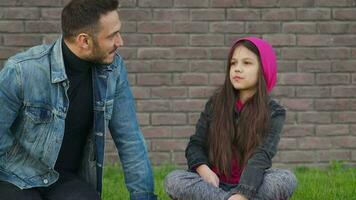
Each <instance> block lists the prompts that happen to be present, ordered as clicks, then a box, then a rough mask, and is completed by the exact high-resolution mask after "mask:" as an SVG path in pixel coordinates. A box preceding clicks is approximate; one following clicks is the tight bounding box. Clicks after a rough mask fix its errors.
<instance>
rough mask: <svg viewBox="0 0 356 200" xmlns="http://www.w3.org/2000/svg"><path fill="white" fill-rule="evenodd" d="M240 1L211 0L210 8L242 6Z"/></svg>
mask: <svg viewBox="0 0 356 200" xmlns="http://www.w3.org/2000/svg"><path fill="white" fill-rule="evenodd" d="M242 5H243V4H242V0H211V7H214V8H219V7H225V8H234V7H240V6H242Z"/></svg>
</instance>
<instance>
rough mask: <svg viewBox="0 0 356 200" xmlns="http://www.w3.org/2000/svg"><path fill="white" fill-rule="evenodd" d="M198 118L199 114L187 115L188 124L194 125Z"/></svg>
mask: <svg viewBox="0 0 356 200" xmlns="http://www.w3.org/2000/svg"><path fill="white" fill-rule="evenodd" d="M199 117H200V112H199V113H189V124H191V125H196V124H197V122H198V119H199Z"/></svg>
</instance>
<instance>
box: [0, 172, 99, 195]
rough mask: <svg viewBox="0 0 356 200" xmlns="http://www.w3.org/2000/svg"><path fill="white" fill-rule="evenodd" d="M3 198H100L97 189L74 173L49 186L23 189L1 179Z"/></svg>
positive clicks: (0, 188) (0, 193)
mask: <svg viewBox="0 0 356 200" xmlns="http://www.w3.org/2000/svg"><path fill="white" fill-rule="evenodd" d="M0 199H1V200H100V197H99V195H98V193H97V192H96V190H95V189H94V188H92V187H91V186H90V185H89V184H88V183H86V182H84V181H83V180H80V179H79V178H78V177H76V176H75V175H72V174H65V175H64V176H61V177H60V178H59V180H58V181H57V182H56V183H54V184H53V185H51V186H49V187H41V188H31V189H25V190H21V189H19V188H18V187H16V186H15V185H12V184H11V183H7V182H3V181H0Z"/></svg>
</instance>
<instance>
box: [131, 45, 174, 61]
mask: <svg viewBox="0 0 356 200" xmlns="http://www.w3.org/2000/svg"><path fill="white" fill-rule="evenodd" d="M171 57H172V50H171V49H170V48H152V47H148V48H139V49H138V58H141V59H169V58H171Z"/></svg>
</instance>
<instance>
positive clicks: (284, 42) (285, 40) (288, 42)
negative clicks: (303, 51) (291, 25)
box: [263, 34, 297, 47]
mask: <svg viewBox="0 0 356 200" xmlns="http://www.w3.org/2000/svg"><path fill="white" fill-rule="evenodd" d="M263 39H265V40H267V41H268V42H269V43H271V44H272V46H274V47H275V46H292V45H293V46H294V45H295V44H296V41H297V40H296V37H295V35H292V34H268V35H263Z"/></svg>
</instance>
